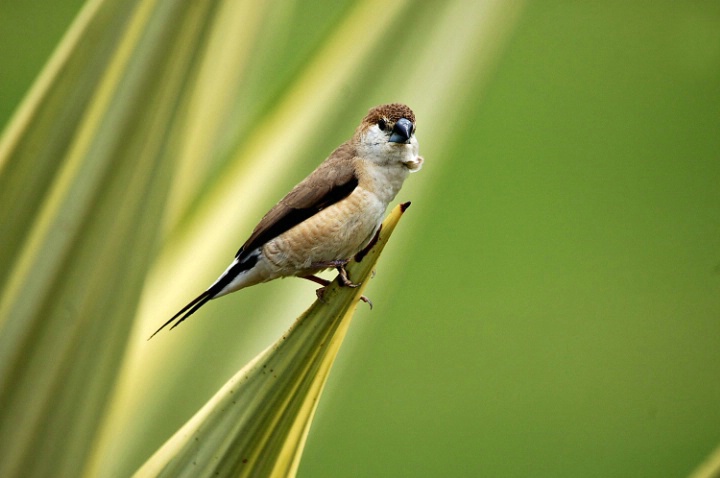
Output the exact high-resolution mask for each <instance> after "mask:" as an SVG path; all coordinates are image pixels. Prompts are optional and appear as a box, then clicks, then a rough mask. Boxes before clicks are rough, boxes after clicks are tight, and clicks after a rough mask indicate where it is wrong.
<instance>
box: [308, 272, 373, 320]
mask: <svg viewBox="0 0 720 478" xmlns="http://www.w3.org/2000/svg"><path fill="white" fill-rule="evenodd" d="M338 262H342V261H338ZM344 262H345V263H346V264H347V261H344ZM336 267H342V269H343V271H345V266H344V265H342V266H336ZM300 277H302V278H303V279H307V280H309V281H312V282H315V283H316V284H320V285H321V286H322V287H320V288H319V289H317V290H315V295H316V296H317V298H318V300H319V301H320V302H325V299H324V298H323V297H324V295H325V289H326V288H327V286H329V285H330V281H329V280H326V279H323V278H322V277H318V276H315V275H306V276H300ZM342 277H343V276H342V273H340V278H341V285H344V284H342ZM345 279H346V280H348V281H349V279H347V271H345ZM345 285H346V284H345ZM358 285H359V284H353V283H352V282H351V283H350V285H349V287H357V286H358ZM360 300H361V301H363V302H365V303H366V304H367V305H369V306H370V310H372V308H373V303H372V302H371V301H370V299H368V298H367V297H365V296H364V295H362V296H360Z"/></svg>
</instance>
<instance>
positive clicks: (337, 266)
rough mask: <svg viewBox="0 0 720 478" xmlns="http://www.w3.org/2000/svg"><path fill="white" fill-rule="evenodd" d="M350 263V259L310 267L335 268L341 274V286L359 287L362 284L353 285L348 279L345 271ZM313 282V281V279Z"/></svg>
mask: <svg viewBox="0 0 720 478" xmlns="http://www.w3.org/2000/svg"><path fill="white" fill-rule="evenodd" d="M348 262H350V261H349V260H348V259H337V260H334V261H326V262H313V263H312V264H310V267H313V268H319V267H322V268H328V267H334V268H335V269H337V271H338V273H339V274H340V284H341V285H343V286H347V287H352V288H355V287H359V286H360V284H355V283H353V282H352V281H351V280H350V278H349V277H348V273H347V270H345V266H346V265H347V263H348ZM311 280H312V279H311Z"/></svg>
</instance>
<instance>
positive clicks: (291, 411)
mask: <svg viewBox="0 0 720 478" xmlns="http://www.w3.org/2000/svg"><path fill="white" fill-rule="evenodd" d="M407 206H409V203H407V204H404V205H402V206H396V207H395V209H393V211H392V212H391V213H390V215H389V216H388V218H387V219H386V220H385V221H384V222H383V225H382V229H381V233H380V237H379V239H378V241H377V243H376V244H375V245H374V246H373V248H372V249H371V250H370V251H369V252H368V254H367V255H366V256H365V258H364V259H363V260H362V261H361V262H359V263H358V262H355V261H352V262H351V263H350V264H349V265H348V267H347V269H348V272H349V274H350V277H351V278H352V279H353V280H354V281H356V282H358V283H360V284H361V285H360V287H358V288H355V289H351V288H349V287H340V286H339V284H338V281H337V280H336V281H335V282H333V283H332V284H331V285H330V286H329V287H328V288H327V289H326V290H325V293H324V296H323V300H322V301H321V300H317V301H315V303H314V304H313V305H312V306H311V307H310V308H309V309H308V310H307V311H306V312H305V313H304V314H303V315H302V316H300V318H298V320H297V321H296V322H295V324H294V325H293V327H292V328H291V329H290V330H289V331H288V332H287V333H286V334H284V335H283V336H282V338H280V339H279V340H278V341H277V342H275V344H273V345H272V346H271V347H269V348H268V349H266V350H265V351H264V352H262V353H261V354H260V355H258V356H257V357H255V359H253V360H252V361H251V362H250V363H248V364H247V365H246V366H245V367H244V368H243V369H242V370H240V371H239V372H238V373H236V374H235V376H234V377H233V378H231V379H230V381H228V382H227V383H226V384H225V385H224V386H223V387H222V389H220V390H219V391H218V392H217V393H216V394H215V396H214V397H213V398H212V399H210V401H209V402H208V403H207V404H206V405H205V406H204V407H203V408H202V409H201V410H200V411H198V413H197V414H195V416H194V417H193V418H192V419H190V421H188V422H187V423H186V424H185V426H183V427H182V428H181V429H180V430H178V431H177V433H175V435H174V436H173V437H172V438H171V439H170V440H168V441H167V442H166V443H165V445H163V447H162V448H161V449H160V450H158V451H157V452H156V454H155V455H153V457H152V458H150V460H148V461H147V462H146V464H145V465H144V466H143V467H142V468H141V469H140V470H139V471H138V473H137V476H142V477H150V476H171V477H180V476H187V477H211V476H219V477H230V476H234V477H239V476H277V477H285V476H295V473H296V471H297V465H298V463H299V461H300V455H301V454H302V449H303V447H304V444H305V437H306V436H307V433H308V430H309V428H310V423H311V421H312V417H313V415H314V413H315V408H316V407H317V404H318V401H319V398H320V393H321V392H322V389H323V386H324V385H325V382H326V381H327V377H328V374H329V372H330V368H331V366H332V363H333V361H334V360H335V357H336V355H337V352H338V350H339V349H340V345H341V344H342V341H343V338H344V337H345V333H346V332H347V329H348V327H349V326H350V321H351V320H352V316H353V313H354V312H355V308H356V307H357V304H358V301H359V300H360V297H361V296H362V293H363V291H364V290H365V287H366V285H367V283H368V281H369V278H370V275H371V273H372V272H373V268H374V266H375V263H376V262H377V259H378V257H379V255H380V253H381V252H382V250H383V248H384V247H385V243H386V242H387V240H388V238H389V237H390V235H391V234H392V232H393V230H394V229H395V226H396V225H397V222H398V221H399V220H400V217H401V216H402V214H403V212H404V211H405V209H406V208H407Z"/></svg>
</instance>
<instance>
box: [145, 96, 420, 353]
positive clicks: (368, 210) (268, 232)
mask: <svg viewBox="0 0 720 478" xmlns="http://www.w3.org/2000/svg"><path fill="white" fill-rule="evenodd" d="M415 130H416V123H415V114H414V113H413V111H412V110H411V109H410V108H409V107H408V106H406V105H404V104H401V103H391V104H384V105H380V106H376V107H374V108H371V109H370V110H369V111H368V113H367V115H366V116H365V117H364V118H363V120H362V121H361V122H360V125H359V126H358V127H357V128H356V129H355V132H354V134H353V136H352V138H350V139H349V140H348V141H346V142H344V143H343V144H341V145H340V146H338V147H337V149H335V150H334V151H333V152H332V153H331V154H330V155H329V156H328V157H327V159H325V161H323V162H322V163H321V164H320V165H319V166H318V167H317V168H316V169H315V170H314V171H313V172H312V173H310V174H309V175H308V176H307V177H306V178H305V179H304V180H302V181H301V182H300V183H298V184H297V185H296V186H295V187H294V188H293V189H292V190H291V191H290V192H289V193H288V194H287V195H286V196H285V197H284V198H282V199H281V200H280V202H278V203H277V204H276V205H275V206H273V207H272V208H271V209H270V211H269V212H268V213H267V214H265V216H264V217H263V218H262V219H261V220H260V222H259V223H258V225H257V226H256V227H255V229H254V230H253V231H252V233H251V234H250V237H249V238H248V239H247V241H245V243H244V244H243V245H242V246H241V247H240V249H239V250H238V252H237V254H236V255H235V259H234V260H233V261H232V263H231V264H230V265H229V266H228V267H227V269H225V271H224V272H223V273H222V274H221V275H220V277H218V279H217V280H216V281H215V282H213V283H212V284H211V285H210V287H208V288H207V289H206V290H205V291H204V292H203V293H202V294H200V295H198V296H197V297H196V298H195V299H193V300H192V301H191V302H189V303H188V304H187V305H185V307H183V308H182V309H180V311H178V312H177V313H176V314H175V315H173V316H172V317H171V318H170V319H169V320H168V321H167V322H165V323H164V324H163V325H162V326H161V327H160V328H159V329H157V330H156V331H155V333H153V334H152V335H151V336H150V338H152V337H154V336H155V335H156V334H157V333H158V332H160V331H161V330H163V329H164V328H165V327H167V326H168V325H170V324H172V326H171V327H170V329H171V330H172V329H173V328H175V327H177V326H178V325H179V324H180V323H182V322H183V321H184V320H186V319H187V318H188V317H190V316H191V315H192V314H194V313H195V312H196V311H197V310H198V309H199V308H200V307H202V306H203V305H205V304H206V303H207V302H208V301H210V300H211V299H216V298H218V297H222V296H224V295H226V294H229V293H231V292H235V291H238V290H240V289H244V288H246V287H250V286H252V285H256V284H259V283H262V282H267V281H270V280H273V279H277V278H282V277H290V276H297V277H301V278H304V279H308V280H311V281H313V282H316V283H318V284H320V285H322V286H323V287H324V286H327V285H328V284H329V281H327V280H325V279H322V278H320V277H317V276H316V274H317V273H318V272H321V271H323V270H326V269H330V268H335V269H337V270H338V272H339V276H340V282H341V284H342V285H346V286H350V287H357V285H358V284H354V283H353V282H352V281H351V280H350V278H349V277H348V274H347V271H346V270H345V265H346V264H347V263H348V262H349V260H350V259H351V258H352V257H354V256H355V255H357V254H359V253H361V252H363V251H366V250H367V249H366V248H368V246H371V245H372V243H373V242H374V240H375V239H377V234H379V230H380V225H381V222H382V219H383V216H384V214H385V210H386V209H387V207H388V204H389V203H390V202H391V201H392V200H393V199H394V198H395V196H396V195H397V194H398V192H399V191H400V188H401V186H402V185H403V182H404V181H405V179H406V178H407V177H408V175H409V174H410V173H413V172H416V171H419V170H420V169H421V168H422V165H423V162H424V159H423V158H422V157H421V156H419V155H418V151H419V150H418V141H417V139H416V137H415ZM321 292H322V288H321V289H318V297H320V298H321ZM148 340H149V339H148Z"/></svg>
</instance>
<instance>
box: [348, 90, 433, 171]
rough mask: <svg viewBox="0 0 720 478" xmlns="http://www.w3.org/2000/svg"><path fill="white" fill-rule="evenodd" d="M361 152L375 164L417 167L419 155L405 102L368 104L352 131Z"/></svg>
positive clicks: (420, 160) (413, 116) (416, 169)
mask: <svg viewBox="0 0 720 478" xmlns="http://www.w3.org/2000/svg"><path fill="white" fill-rule="evenodd" d="M355 137H356V139H357V141H358V148H360V149H361V150H362V155H363V156H364V157H366V158H368V159H370V160H372V161H373V162H377V163H379V164H383V165H386V164H392V163H400V164H402V165H404V166H405V167H407V168H408V170H410V172H415V171H419V170H420V168H421V167H422V163H423V159H422V158H421V157H419V156H418V142H417V139H416V138H415V114H414V113H413V111H412V110H411V109H410V108H409V107H407V106H406V105H403V104H400V103H392V104H388V105H380V106H376V107H374V108H372V109H371V110H370V111H369V112H368V114H367V116H365V118H363V120H362V123H360V126H359V127H358V129H357V131H356V132H355Z"/></svg>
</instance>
